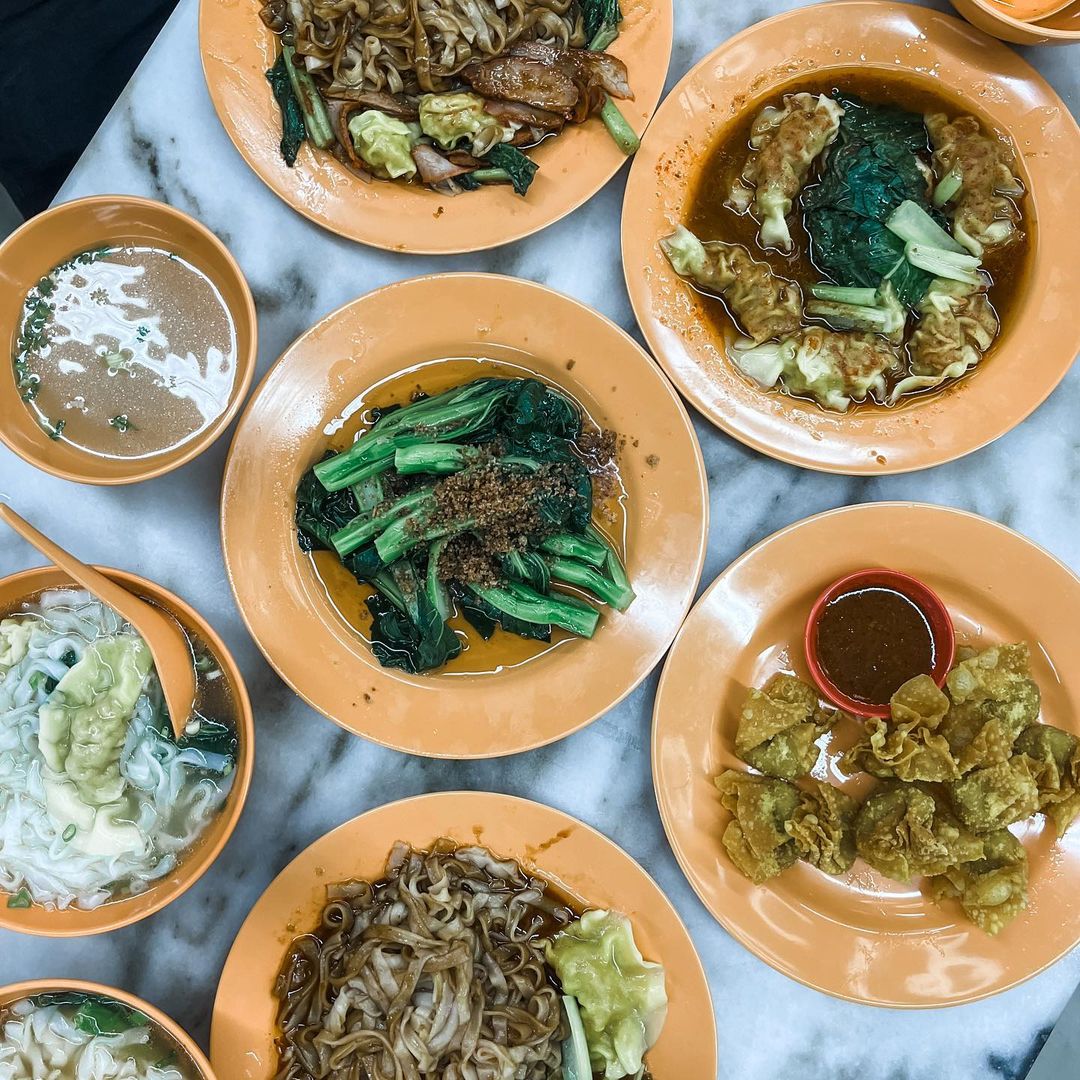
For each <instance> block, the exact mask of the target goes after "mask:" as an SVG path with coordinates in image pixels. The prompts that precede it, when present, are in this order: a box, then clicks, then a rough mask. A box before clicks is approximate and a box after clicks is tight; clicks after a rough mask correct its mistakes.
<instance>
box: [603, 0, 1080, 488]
mask: <svg viewBox="0 0 1080 1080" xmlns="http://www.w3.org/2000/svg"><path fill="white" fill-rule="evenodd" d="M853 68H857V69H858V70H859V72H860V74H865V72H866V71H868V70H876V71H879V72H881V73H882V74H883V75H888V74H893V73H895V72H897V71H901V72H903V73H904V75H905V77H907V78H910V79H911V80H913V81H914V82H915V83H917V84H918V85H919V86H920V87H921V88H925V89H930V90H932V91H934V92H935V93H937V94H942V95H945V96H946V97H948V98H951V99H955V100H957V101H962V102H964V103H965V105H966V106H967V107H970V108H971V109H972V110H973V111H974V113H975V114H977V115H978V116H980V117H981V118H983V119H984V120H985V121H988V122H992V124H993V126H994V127H995V128H997V129H999V130H1001V131H1003V132H1006V133H1008V134H1009V135H1010V136H1011V137H1012V140H1013V142H1014V144H1015V146H1016V150H1017V158H1018V163H1019V172H1020V174H1021V178H1022V179H1023V180H1024V184H1025V187H1026V189H1027V192H1028V195H1027V198H1026V200H1025V203H1024V209H1025V228H1026V229H1027V230H1028V233H1029V236H1030V241H1029V253H1028V257H1027V267H1026V269H1025V273H1024V278H1023V280H1022V281H1021V282H1020V283H1019V290H1018V293H1017V295H1016V296H1015V297H1014V298H1013V300H1012V303H1011V307H1012V310H1011V311H1010V312H1009V316H1008V318H1006V320H1005V323H1004V325H1003V327H1002V332H1001V335H1000V337H999V338H998V340H997V342H996V343H995V344H994V347H993V349H992V350H991V352H990V353H989V354H988V355H987V356H986V358H985V359H984V360H983V361H982V362H981V363H980V365H979V367H978V368H977V369H976V370H974V371H973V372H971V373H970V374H969V375H967V376H966V377H965V378H963V379H960V380H959V381H957V382H955V383H954V384H953V385H952V386H949V387H947V388H945V389H944V390H943V391H942V392H940V393H937V394H932V395H919V396H916V397H914V398H912V400H911V401H909V402H906V403H904V404H902V405H899V406H897V407H894V408H885V407H871V406H866V407H860V408H856V409H854V410H852V411H850V412H848V413H835V412H827V411H826V410H824V409H821V408H819V407H818V406H817V405H816V404H814V403H813V402H808V401H803V400H799V399H796V398H793V397H790V396H788V395H786V394H781V393H778V392H775V391H762V390H761V389H760V388H759V387H757V386H756V385H753V384H751V382H750V381H749V380H748V379H746V378H744V377H743V376H742V375H741V374H740V373H739V372H738V371H737V370H736V369H735V367H734V365H733V364H732V363H731V362H730V361H729V360H728V358H727V356H726V355H725V353H726V348H725V343H724V342H723V341H721V340H720V335H719V334H718V333H716V332H715V331H714V329H713V327H712V326H711V325H710V322H709V319H708V317H707V312H706V309H705V305H706V303H709V304H716V303H717V301H716V300H714V299H712V298H706V297H704V296H702V295H701V294H700V293H698V292H696V291H695V290H694V289H693V287H692V286H691V285H689V284H688V283H687V282H685V281H683V280H682V279H681V278H680V277H679V276H678V275H677V274H676V273H675V271H674V270H673V269H672V267H671V264H670V263H669V262H668V260H667V259H666V258H665V256H664V254H663V252H662V251H661V249H660V246H659V243H658V241H659V238H660V237H661V236H664V235H666V234H668V233H670V232H671V230H672V229H673V228H674V227H675V225H676V224H678V223H680V222H682V221H684V220H685V217H686V213H687V209H688V203H689V201H690V198H691V194H692V192H693V191H694V190H695V188H696V186H697V184H698V181H699V178H700V176H701V171H702V169H703V167H704V165H705V163H706V162H707V161H708V160H709V155H710V152H711V150H712V148H713V147H714V146H716V145H717V143H718V142H719V141H720V140H721V139H723V138H724V136H725V134H726V132H728V131H730V129H731V128H732V127H733V126H735V125H737V124H739V123H740V122H741V121H742V119H744V118H745V117H746V115H747V114H748V113H752V112H753V111H754V110H755V108H757V107H758V106H760V105H761V104H763V103H764V102H765V101H767V100H770V99H772V98H775V96H776V95H777V94H779V93H781V92H782V91H783V89H784V87H785V86H788V85H790V84H791V83H792V82H793V81H797V80H799V79H800V78H804V77H806V76H807V75H808V74H810V73H813V74H814V76H815V77H817V76H818V75H820V76H821V77H822V78H823V79H827V78H829V77H830V76H831V75H834V74H838V73H841V72H843V71H845V70H846V71H850V70H852V69H853ZM1077 205H1080V128H1078V127H1077V123H1076V121H1075V120H1074V119H1073V117H1072V115H1071V114H1070V112H1069V110H1068V108H1067V106H1066V105H1065V103H1064V102H1063V101H1062V100H1061V99H1060V98H1059V97H1058V96H1057V94H1055V93H1054V91H1053V89H1052V88H1051V87H1050V86H1049V84H1048V83H1047V82H1046V81H1045V79H1043V78H1042V76H1041V75H1039V74H1038V72H1036V71H1035V70H1034V69H1033V68H1032V67H1031V66H1030V65H1029V64H1027V63H1025V62H1024V61H1023V60H1021V59H1020V57H1018V56H1017V55H1016V53H1015V52H1014V51H1013V50H1012V49H1009V48H1007V47H1006V46H1004V45H1002V44H1000V43H998V42H996V41H992V40H991V39H989V38H987V37H985V36H984V35H982V34H980V33H979V32H978V31H977V30H974V29H972V28H971V27H970V26H968V25H967V24H966V23H963V22H961V21H960V20H959V19H956V18H953V17H952V16H950V15H944V14H941V13H940V12H937V11H932V10H929V9H927V8H924V7H915V6H912V5H909V4H896V3H883V2H880V0H834V2H831V3H825V4H816V5H813V6H810V7H803V8H797V9H795V10H794V11H789V12H786V13H785V14H783V15H777V16H775V17H774V18H772V19H768V20H766V21H765V22H761V23H757V24H756V25H754V26H751V27H750V28H749V29H747V30H745V31H743V32H742V33H740V34H736V35H735V36H734V37H733V38H730V39H729V40H728V41H726V42H724V44H723V45H721V46H720V47H719V48H718V49H716V50H715V51H714V52H713V53H711V54H710V55H709V56H707V57H706V58H705V59H704V60H702V61H701V62H700V63H699V64H698V65H697V66H696V67H695V68H693V69H692V70H691V71H690V72H689V73H688V74H687V75H686V77H685V78H684V79H683V80H682V81H681V82H680V83H679V84H678V85H677V86H676V87H675V89H674V90H673V91H672V92H671V93H670V94H669V95H668V96H667V98H665V100H664V103H663V104H662V105H661V107H660V108H659V109H658V110H657V113H656V116H655V117H654V118H653V121H652V123H651V124H650V125H649V131H648V133H647V135H646V137H645V140H644V141H643V143H642V146H641V149H640V150H639V151H638V153H637V156H636V157H635V159H634V165H633V168H632V169H631V171H630V179H629V181H628V183H627V187H626V199H625V201H624V203H623V216H622V252H623V270H624V273H625V276H626V284H627V288H628V290H629V293H630V301H631V304H632V306H633V309H634V313H635V315H636V316H637V320H638V323H639V324H640V325H641V329H642V332H643V334H644V335H645V339H646V341H647V342H648V344H649V347H650V349H651V350H652V353H653V355H654V356H655V357H656V358H657V360H659V362H660V364H661V365H662V366H663V368H664V370H665V371H667V373H668V375H670V377H671V379H672V381H673V382H674V383H675V385H676V386H677V387H678V388H679V390H680V391H681V392H682V393H683V395H684V396H685V397H686V398H687V399H688V400H689V401H690V402H692V403H693V404H694V405H695V406H696V407H697V408H698V409H699V410H700V411H701V412H702V414H704V415H705V416H706V417H708V419H709V420H711V421H712V422H713V423H714V424H716V425H717V426H718V427H720V428H721V429H723V430H724V431H726V432H727V433H728V434H729V435H731V436H732V437H734V438H736V439H738V440H740V441H741V442H743V443H745V444H746V445H747V446H750V447H752V448H754V449H755V450H758V451H760V452H761V453H763V454H768V455H769V456H771V457H775V458H777V459H779V460H781V461H786V462H789V463H791V464H793V465H799V466H801V467H803V468H807V469H818V470H821V471H823V472H833V473H843V474H848V475H869V474H884V473H901V472H910V471H913V470H917V469H925V468H929V467H930V466H933V465H940V464H942V463H943V462H946V461H952V460H954V459H956V458H958V457H962V456H963V455H965V454H969V453H971V452H972V451H974V450H977V449H978V448H979V447H981V446H985V445H986V444H987V443H989V442H992V441H993V440H994V439H996V438H998V437H1000V436H1001V435H1004V434H1005V433H1006V432H1007V431H1010V430H1012V428H1014V427H1015V426H1016V425H1017V424H1019V423H1020V422H1021V421H1022V420H1023V419H1025V417H1027V416H1028V415H1029V414H1030V413H1031V412H1032V411H1034V410H1035V409H1036V408H1037V407H1038V406H1039V405H1040V404H1041V403H1042V402H1043V401H1044V400H1045V399H1046V398H1047V397H1048V396H1049V394H1050V393H1051V391H1052V390H1053V389H1054V387H1056V386H1057V384H1058V383H1059V382H1060V381H1061V379H1062V378H1064V376H1065V374H1066V372H1067V371H1068V370H1069V368H1070V367H1071V366H1072V363H1073V361H1074V360H1075V358H1076V354H1077V352H1078V351H1080V305H1078V304H1076V303H1075V298H1074V296H1073V286H1072V281H1071V279H1070V277H1069V275H1068V274H1065V273H1062V271H1061V268H1062V267H1063V266H1071V265H1073V262H1074V260H1075V253H1076V248H1077V244H1078V243H1080V227H1078V218H1077V215H1076V210H1075V208H1076V206H1077ZM704 239H706V240H708V239H712V238H711V237H705V238H704Z"/></svg>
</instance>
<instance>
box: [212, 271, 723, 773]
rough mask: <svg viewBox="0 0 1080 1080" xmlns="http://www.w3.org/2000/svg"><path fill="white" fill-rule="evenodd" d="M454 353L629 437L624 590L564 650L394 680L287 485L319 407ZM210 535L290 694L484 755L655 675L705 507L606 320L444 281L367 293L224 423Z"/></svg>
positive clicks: (679, 612) (657, 377)
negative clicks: (570, 401)
mask: <svg viewBox="0 0 1080 1080" xmlns="http://www.w3.org/2000/svg"><path fill="white" fill-rule="evenodd" d="M451 357H484V358H488V359H491V360H497V361H502V362H504V363H506V364H510V365H514V366H515V367H517V369H518V370H519V371H520V373H521V374H525V375H528V374H536V375H538V376H539V377H540V378H542V379H547V380H549V381H550V382H552V383H554V384H557V385H559V386H561V387H563V388H564V389H565V390H567V391H569V393H570V394H571V395H573V396H574V397H575V398H576V399H577V400H578V401H579V402H580V403H581V404H582V405H583V406H584V407H585V408H586V410H587V411H588V412H589V413H590V415H592V416H593V417H594V419H596V420H597V421H598V422H599V423H601V424H602V425H603V426H606V427H608V428H611V429H613V430H614V431H616V432H617V433H618V434H619V435H621V436H625V442H624V445H623V447H622V449H621V451H620V454H619V472H620V475H621V479H622V483H623V485H624V486H625V488H626V492H627V497H626V501H625V505H626V518H627V521H626V553H627V558H628V565H627V568H626V569H627V573H628V574H629V577H630V581H631V582H632V583H633V587H634V590H635V591H636V593H637V599H636V600H635V601H634V602H633V604H631V606H630V607H629V609H628V610H627V611H626V612H625V613H622V614H620V613H618V612H605V614H604V616H603V619H602V621H601V624H600V627H599V629H598V630H597V632H596V636H595V637H594V638H592V639H591V640H589V641H586V640H573V641H567V642H564V643H563V644H562V645H560V646H559V647H557V648H555V649H552V650H550V651H548V652H546V653H544V654H543V655H541V656H538V657H535V658H534V659H532V660H530V661H529V662H527V663H524V664H521V665H520V666H513V667H506V668H504V669H503V670H502V671H498V672H492V673H489V674H482V675H480V674H471V675H470V674H453V675H451V674H441V675H440V674H437V673H435V674H430V675H419V676H415V675H407V674H405V673H404V672H401V671H397V670H389V669H386V668H382V667H380V666H379V663H378V661H377V660H375V658H374V657H373V656H372V655H371V651H370V648H369V646H368V644H367V643H366V642H365V641H364V640H363V638H361V637H360V635H359V634H358V633H357V631H356V630H354V629H353V627H352V626H350V625H349V623H348V622H347V621H346V620H345V618H344V617H343V615H342V614H341V613H340V612H339V610H338V609H337V608H336V607H335V606H334V604H333V603H332V602H331V599H330V598H329V597H328V595H327V591H326V589H325V587H324V586H323V585H322V583H321V581H320V579H319V578H318V577H317V575H316V574H315V572H314V570H313V568H312V565H311V562H310V559H309V557H308V556H307V555H305V554H304V553H303V552H301V551H300V549H299V547H298V545H297V540H296V527H295V525H294V522H293V514H294V509H295V493H296V485H297V482H298V481H299V479H300V477H301V476H302V475H303V474H304V473H305V472H306V471H307V470H308V469H309V468H310V467H311V465H312V464H313V463H314V462H316V461H318V460H319V459H320V458H321V457H322V455H323V452H324V451H325V450H326V448H327V445H328V442H329V432H330V430H332V429H333V428H332V425H333V424H334V423H335V421H334V418H335V417H338V416H340V415H341V414H342V412H343V410H344V411H346V412H348V411H349V410H350V409H351V408H353V407H354V406H355V401H356V399H357V398H358V397H359V396H360V395H362V394H364V393H365V392H366V391H368V390H369V389H370V388H372V387H374V386H376V385H377V384H379V383H381V382H383V381H384V380H386V379H387V378H388V377H390V376H392V375H396V374H398V373H401V372H414V371H415V372H418V373H419V372H421V371H422V370H423V368H424V366H425V365H428V364H431V363H432V362H437V361H439V360H442V359H446V358H451ZM477 374H482V372H477ZM418 377H419V375H418ZM471 377H476V376H471ZM463 381H464V380H463ZM350 403H353V404H350ZM337 424H340V421H337ZM221 529H222V544H223V547H224V551H225V565H226V569H227V571H228V574H229V580H230V582H231V583H232V587H233V592H234V593H235V595H236V600H237V603H238V605H239V607H240V611H241V613H242V615H243V616H244V619H245V621H246V622H247V625H248V629H249V630H250V631H251V633H252V636H253V637H254V638H255V640H256V642H257V643H258V644H259V647H260V648H261V649H262V651H263V653H265V655H266V657H267V659H268V660H269V661H270V663H271V664H272V665H273V666H274V667H275V668H276V669H277V671H278V673H279V674H280V675H281V677H282V678H283V679H285V681H286V682H287V683H288V684H289V685H290V686H291V687H292V688H293V689H294V690H295V691H296V692H297V693H298V694H299V695H300V696H301V697H302V698H304V700H305V701H307V702H308V703H309V704H310V705H312V706H313V707H314V708H316V709H318V710H319V711H320V712H322V713H323V714H324V715H326V716H328V717H330V719H331V720H334V721H335V722H337V723H339V724H341V725H342V726H343V727H345V728H348V729H349V730H350V731H354V732H356V733H357V734H360V735H365V736H366V737H367V738H369V739H373V740H374V741H376V742H379V743H382V744H383V745H385V746H391V747H394V748H395V749H399V750H405V751H408V752H409V753H413V754H423V755H426V756H429V757H457V758H466V757H494V756H497V755H500V754H511V753H516V752H517V751H520V750H529V749H532V748H533V747H536V746H541V745H543V744H544V743H548V742H552V741H554V740H555V739H561V738H562V737H563V736H565V735H569V734H570V733H571V732H573V731H576V730H578V728H581V727H583V726H584V725H585V724H587V723H589V721H591V720H593V719H595V717H597V716H599V715H600V714H601V713H603V712H605V711H606V710H607V709H609V708H611V707H612V706H613V705H615V704H616V703H617V702H618V701H621V700H622V698H624V697H625V696H626V695H627V694H629V693H630V691H631V690H633V689H634V687H635V686H637V685H638V683H640V682H641V680H642V679H644V678H645V676H646V675H647V674H648V673H649V672H650V671H651V670H652V668H653V667H654V666H655V665H656V663H657V662H658V661H659V660H660V658H661V657H662V656H663V654H664V651H665V650H666V649H667V647H668V645H669V644H670V643H671V640H672V638H673V637H674V636H675V633H676V631H677V630H678V628H679V625H680V623H681V622H682V619H683V616H684V615H685V614H686V611H687V610H688V609H689V607H690V603H691V602H692V600H693V597H694V593H695V590H696V588H697V583H698V580H699V578H700V576H701V566H702V560H703V558H704V553H705V541H706V535H707V531H708V499H707V490H706V477H705V468H704V464H703V462H702V459H701V450H700V447H699V446H698V443H697V438H696V436H695V434H694V430H693V427H692V426H691V424H690V419H689V417H688V416H687V414H686V410H685V409H684V407H683V406H682V404H681V403H680V401H679V399H678V396H677V395H676V394H675V392H674V390H672V388H671V386H670V385H669V384H668V382H667V380H666V379H665V378H664V377H663V375H662V374H661V373H660V371H659V370H658V369H657V368H656V366H655V365H654V364H653V363H652V362H651V361H650V360H649V358H648V357H647V356H646V355H645V353H644V352H643V351H642V350H641V349H640V348H639V347H638V346H637V345H635V344H634V342H633V341H631V339H630V338H629V337H628V336H627V335H626V334H624V333H623V332H622V331H621V330H619V329H618V327H616V326H615V325H614V324H612V323H610V322H608V320H607V319H605V318H603V317H602V316H600V315H598V314H596V312H594V311H591V310H589V309H588V308H586V307H584V306H583V305H581V304H579V303H577V302H576V301H574V300H571V299H569V298H568V297H565V296H561V295H559V294H558V293H555V292H552V291H551V290H549V289H545V288H543V287H542V286H540V285H534V284H532V283H530V282H526V281H519V280H516V279H514V278H505V277H497V276H491V275H486V274H448V275H441V276H435V277H427V278H415V279H413V280H411V281H406V282H403V283H401V284H397V285H391V286H388V287H387V288H385V289H380V290H378V291H377V292H374V293H371V294H369V295H368V296H365V297H363V298H361V299H360V300H356V301H354V302H353V303H351V304H348V305H347V306H345V307H343V308H341V309H340V310H338V311H336V312H334V313H333V314H332V315H329V316H327V318H326V319H324V320H323V321H322V322H321V323H318V324H317V325H316V326H314V327H313V328H312V329H311V330H309V331H308V332H307V333H306V334H304V335H303V336H302V337H301V338H299V339H298V340H297V341H296V342H294V343H293V345H292V346H291V347H290V348H289V349H288V350H287V351H286V353H285V355H284V356H283V357H282V358H281V359H280V360H279V361H278V362H277V364H276V365H275V366H274V367H273V368H272V369H271V371H270V373H269V374H268V375H267V376H266V378H265V380H264V381H263V383H262V385H261V386H260V388H259V390H258V392H257V393H256V394H255V396H254V398H253V399H252V402H251V404H250V406H249V407H248V409H247V410H246V412H245V414H244V416H243V418H242V420H241V422H240V426H239V428H238V429H237V433H236V438H235V440H234V442H233V446H232V450H231V451H230V454H229V460H228V463H227V465H226V470H225V483H224V488H223V491H222V503H221ZM358 595H359V594H358Z"/></svg>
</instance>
